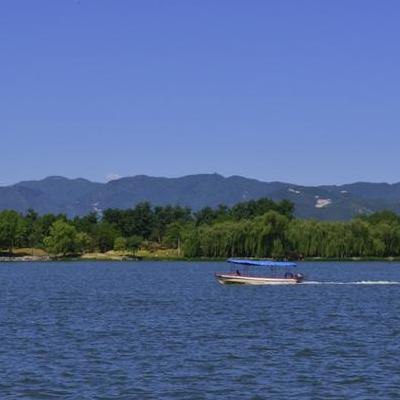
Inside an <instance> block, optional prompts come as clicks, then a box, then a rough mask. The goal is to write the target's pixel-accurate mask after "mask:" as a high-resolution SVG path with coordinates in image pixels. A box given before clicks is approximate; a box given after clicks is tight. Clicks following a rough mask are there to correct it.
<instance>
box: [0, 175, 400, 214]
mask: <svg viewBox="0 0 400 400" xmlns="http://www.w3.org/2000/svg"><path fill="white" fill-rule="evenodd" d="M260 197H269V198H271V199H273V200H282V199H288V200H290V201H292V202H294V204H295V205H296V215H297V216H298V217H300V218H317V219H324V220H347V219H350V218H351V217H353V216H355V215H359V214H368V213H371V212H374V211H379V210H382V209H391V210H393V211H396V212H400V183H396V184H387V183H367V182H359V183H353V184H348V185H342V186H334V185H330V186H299V185H293V184H289V183H283V182H261V181H258V180H255V179H248V178H243V177H240V176H231V177H228V178H225V177H223V176H221V175H218V174H199V175H189V176H184V177H181V178H156V177H150V176H145V175H138V176H133V177H127V178H121V179H117V180H113V181H111V182H108V183H96V182H90V181H88V180H86V179H67V178H64V177H60V176H51V177H48V178H45V179H43V180H39V181H26V182H20V183H17V184H15V185H11V186H5V187H0V210H2V209H14V210H17V211H20V212H25V211H26V210H28V209H29V208H33V209H35V210H36V211H37V212H39V213H40V214H45V213H66V214H68V215H69V216H75V215H84V214H87V213H89V212H91V211H101V210H104V209H106V208H129V207H133V206H135V205H136V204H137V203H139V202H141V201H149V202H151V203H152V204H154V205H167V204H180V205H184V206H189V207H191V208H192V209H194V210H197V209H199V208H202V207H205V206H210V207H216V206H218V205H219V204H226V205H229V206H231V205H233V204H236V203H238V202H240V201H246V200H251V199H258V198H260Z"/></svg>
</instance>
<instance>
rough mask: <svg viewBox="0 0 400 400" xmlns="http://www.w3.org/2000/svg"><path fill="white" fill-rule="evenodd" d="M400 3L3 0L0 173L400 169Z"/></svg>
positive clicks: (387, 176)
mask: <svg viewBox="0 0 400 400" xmlns="http://www.w3.org/2000/svg"><path fill="white" fill-rule="evenodd" d="M399 21H400V2H399V1H397V0H392V1H391V0H385V1H379V0H376V1H368V0H358V1H357V0H346V1H345V0H336V1H321V0H313V1H308V0H293V1H289V0H287V1H285V0H274V1H272V0H259V1H257V0H241V1H238V0H180V1H176V0H162V1H161V0H160V1H155V0H108V1H105V0H57V1H55V0H34V1H33V0H0V139H1V141H0V144H1V157H0V184H9V183H14V182H17V181H19V180H25V179H39V178H43V177H45V176H48V175H64V176H67V177H85V178H88V179H92V180H97V181H105V180H106V179H107V178H106V177H107V176H108V177H110V176H117V175H121V176H127V175H137V174H147V175H155V176H169V177H173V176H181V175H187V174H193V173H205V172H218V173H221V174H223V175H226V176H228V175H242V176H247V177H253V178H257V179H261V180H266V181H271V180H281V181H288V182H293V183H298V184H307V185H308V184H328V183H329V184H335V183H338V184H339V183H348V182H353V181H358V180H364V181H388V182H394V181H400V174H399V160H400V157H399V153H400V129H399V128H400V24H399Z"/></svg>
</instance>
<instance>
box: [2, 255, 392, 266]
mask: <svg viewBox="0 0 400 400" xmlns="http://www.w3.org/2000/svg"><path fill="white" fill-rule="evenodd" d="M78 261H79V262H82V261H85V262H93V261H103V262H115V261H120V262H141V261H159V262H224V261H226V258H208V257H163V256H157V255H154V256H151V255H146V256H134V255H129V256H128V255H108V254H105V253H98V254H96V255H83V256H65V257H52V256H48V255H46V256H29V255H24V256H0V263H15V262H24V263H25V262H27V263H29V262H78ZM292 261H293V262H296V263H299V264H301V263H303V262H313V263H316V262H322V263H326V262H400V257H347V258H324V257H312V258H305V259H303V260H292Z"/></svg>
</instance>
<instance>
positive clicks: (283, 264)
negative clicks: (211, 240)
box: [227, 258, 297, 267]
mask: <svg viewBox="0 0 400 400" xmlns="http://www.w3.org/2000/svg"><path fill="white" fill-rule="evenodd" d="M227 261H228V262H229V263H232V264H240V265H254V266H256V265H258V266H261V267H297V264H295V263H292V262H282V261H257V260H235V259H233V258H230V259H229V260H227Z"/></svg>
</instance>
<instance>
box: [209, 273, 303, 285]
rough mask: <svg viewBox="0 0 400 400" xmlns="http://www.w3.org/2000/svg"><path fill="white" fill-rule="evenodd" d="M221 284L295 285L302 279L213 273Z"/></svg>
mask: <svg viewBox="0 0 400 400" xmlns="http://www.w3.org/2000/svg"><path fill="white" fill-rule="evenodd" d="M215 277H216V278H217V280H218V282H219V283H221V284H222V285H295V284H298V283H301V282H302V281H301V280H299V279H298V278H295V277H293V278H275V277H256V276H246V275H236V274H215Z"/></svg>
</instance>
